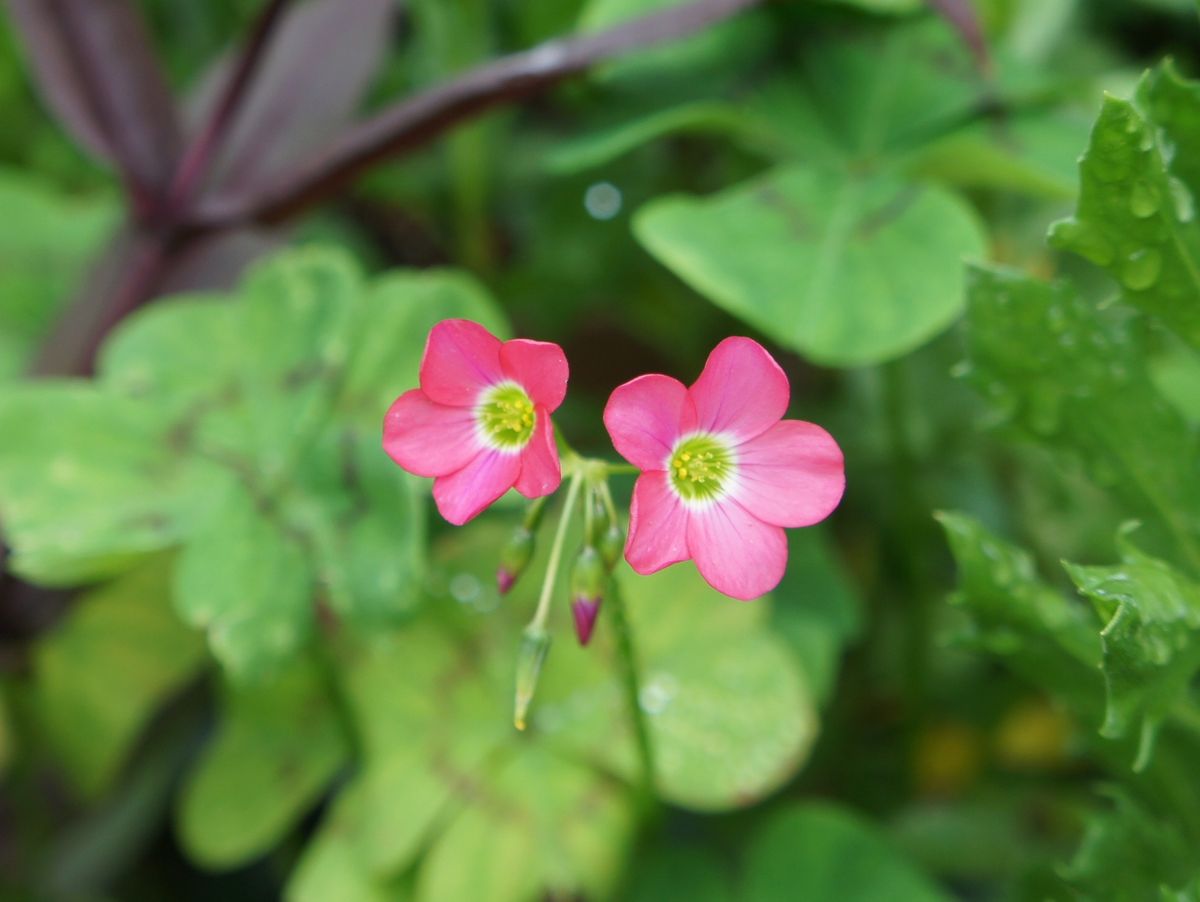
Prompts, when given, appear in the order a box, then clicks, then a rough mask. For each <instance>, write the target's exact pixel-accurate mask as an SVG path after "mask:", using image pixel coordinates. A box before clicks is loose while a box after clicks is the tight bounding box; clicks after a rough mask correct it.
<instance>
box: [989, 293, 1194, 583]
mask: <svg viewBox="0 0 1200 902" xmlns="http://www.w3.org/2000/svg"><path fill="white" fill-rule="evenodd" d="M969 296H970V302H969V312H968V317H967V322H968V329H967V346H968V361H969V364H970V370H969V378H970V379H971V380H972V381H973V382H974V383H975V384H976V385H977V386H978V387H979V388H980V390H981V392H982V393H983V394H984V396H985V397H986V398H987V399H988V400H989V401H990V402H992V403H993V404H994V405H995V406H996V407H997V408H998V410H999V411H1000V412H1001V413H1002V414H1003V415H1005V416H1006V417H1007V418H1008V419H1010V420H1012V421H1013V422H1015V423H1016V424H1018V425H1019V426H1020V427H1022V428H1023V429H1024V430H1026V431H1027V432H1028V433H1029V434H1031V435H1032V436H1034V437H1035V438H1036V439H1037V440H1039V441H1040V442H1042V443H1044V444H1046V445H1048V446H1049V447H1051V448H1053V449H1055V450H1058V451H1060V452H1062V453H1065V454H1067V455H1069V456H1070V457H1072V458H1074V459H1077V460H1079V461H1080V462H1082V463H1083V465H1084V466H1085V467H1086V468H1087V470H1088V471H1089V473H1090V474H1091V476H1092V477H1093V479H1094V480H1095V481H1096V482H1097V483H1099V484H1100V485H1102V486H1104V487H1105V488H1106V489H1110V490H1112V491H1115V492H1117V493H1118V494H1119V495H1120V496H1121V497H1122V498H1123V499H1124V500H1125V501H1126V503H1127V504H1129V505H1130V506H1131V512H1133V513H1135V514H1137V515H1139V516H1144V517H1146V518H1147V519H1148V520H1150V521H1151V522H1153V523H1154V524H1155V525H1156V526H1157V527H1158V529H1159V531H1161V533H1162V535H1163V536H1165V537H1166V538H1167V540H1169V541H1171V542H1172V543H1173V544H1174V545H1175V546H1176V547H1177V549H1178V550H1179V551H1180V553H1181V554H1183V555H1184V556H1185V557H1186V558H1187V559H1188V560H1190V561H1191V562H1193V563H1194V564H1197V565H1200V547H1198V545H1197V541H1198V537H1197V533H1196V525H1195V523H1194V522H1193V520H1192V518H1190V517H1189V516H1188V515H1187V514H1186V513H1185V512H1186V511H1189V510H1200V474H1198V473H1197V471H1196V468H1195V467H1194V466H1193V465H1192V461H1193V460H1195V459H1196V456H1197V454H1200V445H1198V442H1197V437H1196V435H1195V433H1194V432H1193V430H1191V429H1190V428H1189V427H1188V426H1187V424H1186V423H1185V422H1184V421H1183V419H1182V418H1181V417H1180V416H1179V414H1178V413H1177V412H1176V411H1175V410H1174V409H1172V408H1171V407H1170V406H1169V405H1168V404H1167V403H1166V402H1165V401H1164V400H1163V399H1162V398H1161V397H1160V396H1159V395H1158V393H1157V392H1156V391H1155V390H1154V387H1153V384H1152V383H1151V381H1150V378H1149V375H1148V374H1147V372H1146V368H1145V355H1144V353H1143V351H1142V348H1141V347H1140V346H1139V344H1138V341H1137V333H1136V332H1135V330H1134V328H1133V324H1132V323H1131V321H1130V318H1129V316H1127V315H1126V313H1127V311H1122V310H1116V309H1114V310H1108V311H1096V310H1095V309H1094V308H1093V307H1092V306H1091V305H1089V304H1087V303H1085V302H1084V301H1083V300H1081V299H1080V298H1079V297H1078V295H1077V294H1076V293H1075V291H1074V290H1073V289H1072V288H1071V287H1070V286H1069V285H1066V284H1055V285H1050V284H1046V283H1042V282H1037V281H1035V280H1033V279H1030V278H1026V277H1023V276H1019V275H1015V274H1012V273H1006V272H1003V271H999V270H983V269H977V270H974V271H973V272H972V276H971V284H970V290H969Z"/></svg>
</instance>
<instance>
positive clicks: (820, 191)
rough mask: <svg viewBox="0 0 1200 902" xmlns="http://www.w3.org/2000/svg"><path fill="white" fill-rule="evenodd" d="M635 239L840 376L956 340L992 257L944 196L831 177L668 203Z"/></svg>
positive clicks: (785, 173) (650, 213)
mask: <svg viewBox="0 0 1200 902" xmlns="http://www.w3.org/2000/svg"><path fill="white" fill-rule="evenodd" d="M634 230H635V233H636V234H637V237H638V239H639V240H640V241H641V243H642V244H643V245H644V246H645V247H646V248H647V249H648V250H649V251H650V252H651V253H652V254H654V255H655V256H656V257H657V258H658V259H659V260H660V261H661V262H662V263H664V264H665V265H666V266H668V267H669V268H671V269H672V270H673V271H674V272H675V273H676V274H677V275H678V276H680V277H681V278H682V279H683V280H684V281H686V282H687V283H688V284H690V285H691V286H692V287H693V288H695V289H696V290H697V291H699V292H700V293H701V294H703V295H705V296H706V297H708V298H709V299H710V300H712V301H713V302H714V303H716V304H717V305H718V306H720V307H722V308H724V309H725V310H726V311H728V312H729V313H732V314H733V315H735V316H738V317H740V318H742V319H744V320H745V321H746V322H748V323H750V324H751V325H752V326H754V327H755V328H758V329H761V330H762V331H763V332H764V333H766V334H767V335H769V336H771V337H772V338H773V339H775V340H776V341H778V342H780V343H781V344H784V345H786V346H788V347H790V348H792V349H793V350H796V351H799V352H800V353H802V354H804V355H805V356H806V357H808V358H810V359H812V360H813V361H815V362H818V363H822V364H829V365H837V366H851V365H857V364H865V363H878V362H880V361H883V360H887V359H889V358H892V357H896V356H898V355H900V354H903V353H905V352H907V351H911V350H912V349H913V348H915V347H917V346H918V345H920V344H922V343H923V342H925V341H927V340H928V339H929V338H931V337H933V336H934V335H935V334H937V333H938V332H939V331H941V330H942V329H944V328H946V326H948V325H949V324H950V323H951V322H952V321H953V320H954V318H955V317H956V316H957V315H958V313H959V312H960V310H961V309H962V303H963V287H964V286H963V274H962V260H963V258H964V257H981V256H982V255H983V253H984V236H983V232H982V230H981V228H980V226H979V224H978V222H977V220H976V218H975V216H974V214H973V213H972V212H971V210H970V208H969V207H967V206H966V204H964V203H963V202H962V201H961V200H959V199H958V198H957V197H955V196H954V195H952V194H949V193H948V192H946V191H944V190H943V189H941V188H938V187H936V186H932V185H914V184H911V183H909V182H906V181H903V180H902V179H900V178H898V177H896V176H889V175H885V174H882V173H877V174H874V175H863V176H859V177H855V176H849V177H847V176H844V175H843V174H841V173H837V172H827V171H822V170H820V169H817V168H806V169H799V168H780V169H776V170H774V171H773V172H771V173H770V174H768V175H767V176H766V177H764V178H762V179H759V180H757V181H755V182H752V183H750V184H747V185H741V186H738V187H736V188H733V189H730V190H728V191H725V192H721V193H719V194H717V195H714V196H712V197H707V198H703V199H697V198H686V197H669V198H661V199H659V200H656V201H653V202H651V203H650V204H649V205H647V206H646V207H644V208H643V209H642V210H640V211H639V212H638V214H637V216H636V218H635V220H634Z"/></svg>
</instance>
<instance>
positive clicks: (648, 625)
mask: <svg viewBox="0 0 1200 902" xmlns="http://www.w3.org/2000/svg"><path fill="white" fill-rule="evenodd" d="M620 580H621V587H622V591H623V592H624V593H625V594H626V598H627V605H628V608H629V615H630V620H631V623H632V629H633V635H634V642H635V647H636V649H637V654H638V656H639V660H640V661H641V671H642V672H641V680H642V686H641V699H640V700H641V707H642V710H643V711H644V713H645V716H646V718H647V720H648V723H649V727H650V733H651V741H652V744H653V748H654V756H655V767H656V779H657V788H658V791H659V792H660V794H661V795H662V796H663V797H664V798H666V799H668V800H669V801H671V802H673V803H675V804H678V805H681V806H684V807H688V808H694V809H698V810H720V809H726V808H732V807H737V806H740V805H745V804H748V803H749V802H751V801H753V800H755V799H758V798H761V797H762V796H764V795H766V794H767V793H769V792H771V791H772V790H774V789H776V788H777V787H778V786H780V785H781V784H782V783H783V782H785V781H786V780H787V779H788V778H790V777H791V776H792V775H793V774H794V773H795V772H796V771H797V770H798V769H799V768H800V766H801V765H802V764H803V762H804V760H805V759H806V757H807V755H808V751H809V749H810V747H811V744H812V742H813V740H814V739H815V736H816V731H817V723H816V714H815V711H814V705H813V701H812V697H811V693H810V691H809V689H808V686H807V684H806V683H805V680H804V674H803V671H802V670H801V669H800V668H799V666H798V664H797V662H796V659H795V657H794V656H793V654H792V653H791V652H790V650H789V649H788V648H787V647H786V646H785V644H784V643H783V641H782V640H781V638H780V637H779V636H777V635H775V634H774V633H772V632H771V631H770V630H769V629H768V628H767V626H766V621H767V618H768V616H769V610H768V606H769V602H768V601H766V600H761V601H757V602H755V603H754V604H753V605H739V604H735V603H733V602H731V601H730V599H728V598H726V597H725V596H723V595H721V594H720V593H718V592H716V591H715V590H714V589H711V588H710V587H709V586H708V585H707V584H705V583H704V581H703V580H702V579H701V578H700V576H699V575H698V574H697V573H696V571H695V569H694V568H693V567H692V566H691V565H685V566H677V567H672V568H669V569H667V570H664V571H662V572H660V573H657V574H655V575H653V576H649V577H635V576H634V575H633V574H632V572H631V571H628V570H626V569H625V568H622V569H621V571H620ZM620 666H621V665H620V662H619V661H618V660H617V659H616V656H615V648H614V644H613V636H612V626H611V621H607V620H605V619H604V615H603V613H602V615H601V625H600V626H598V627H597V633H596V636H595V637H594V638H593V640H592V644H591V645H590V646H589V647H588V648H587V649H579V648H578V646H577V644H576V643H575V642H574V641H573V639H572V638H571V637H570V636H569V635H564V636H563V641H562V642H560V643H559V644H557V645H556V646H555V647H554V649H553V651H552V653H551V659H550V660H549V661H548V662H547V664H546V667H545V676H544V677H543V684H544V685H543V687H541V688H539V695H538V698H537V701H536V702H535V705H534V712H533V713H534V725H535V727H537V728H539V729H542V730H545V731H546V732H547V733H548V734H549V736H550V737H551V738H552V739H553V741H554V742H556V743H561V744H563V746H564V747H566V748H569V749H571V750H573V751H574V752H575V753H577V754H582V755H585V756H588V757H589V758H592V759H598V760H599V761H600V762H602V763H604V764H605V765H606V766H608V767H611V768H613V769H615V770H616V771H617V772H618V773H621V774H622V775H624V776H626V777H627V778H628V779H629V780H631V781H636V779H637V775H638V767H639V764H638V761H637V759H636V757H635V756H634V753H633V752H634V745H633V734H632V731H631V725H630V712H629V711H628V708H627V706H626V701H625V695H624V694H623V691H622V687H621V683H620V682H619V677H618V675H619V673H620Z"/></svg>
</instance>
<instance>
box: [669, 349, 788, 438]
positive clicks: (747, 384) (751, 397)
mask: <svg viewBox="0 0 1200 902" xmlns="http://www.w3.org/2000/svg"><path fill="white" fill-rule="evenodd" d="M790 394H791V390H790V388H789V387H788V380H787V376H786V375H784V372H783V370H782V369H780V368H779V364H778V363H776V362H775V358H774V357H772V356H771V355H770V354H768V353H767V349H766V348H764V347H763V346H762V345H760V344H759V343H758V342H757V341H753V340H752V339H749V338H739V337H736V336H735V337H733V338H726V339H725V340H724V341H722V342H721V343H720V344H719V345H717V346H716V347H715V348H713V351H712V353H711V354H709V355H708V361H707V362H706V363H705V364H704V371H703V372H701V373H700V378H699V379H697V380H696V381H695V382H694V383H692V387H691V388H690V389H688V395H689V396H690V397H691V399H692V402H693V403H694V404H695V405H696V427H697V428H698V429H702V430H704V431H706V432H725V433H730V434H732V435H735V436H737V437H738V438H740V439H742V440H745V439H750V438H754V436H756V435H761V434H762V433H764V432H766V431H767V430H768V429H769V428H770V427H772V426H774V425H775V424H776V423H777V422H779V420H780V418H781V417H782V416H783V415H784V414H785V413H786V412H787V406H788V396H789V395H790Z"/></svg>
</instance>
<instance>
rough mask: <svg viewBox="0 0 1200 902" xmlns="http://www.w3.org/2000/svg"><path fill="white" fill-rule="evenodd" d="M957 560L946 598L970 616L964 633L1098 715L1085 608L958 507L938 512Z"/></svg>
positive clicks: (1094, 654)
mask: <svg viewBox="0 0 1200 902" xmlns="http://www.w3.org/2000/svg"><path fill="white" fill-rule="evenodd" d="M938 520H939V521H940V522H941V524H942V527H943V528H944V529H945V530H946V538H947V539H948V541H949V542H950V550H951V551H952V552H953V553H954V560H955V562H956V563H957V564H958V588H957V590H956V591H955V593H954V595H953V596H952V601H953V602H954V603H955V604H956V605H959V606H961V607H962V608H963V609H964V610H965V611H966V613H967V614H968V616H969V617H970V624H971V633H970V634H969V635H968V636H966V637H964V638H968V639H971V640H973V641H974V642H976V643H978V644H979V645H981V646H983V647H985V648H987V650H989V651H991V652H992V653H993V654H996V655H999V656H1000V657H1001V658H1002V659H1003V660H1004V661H1005V662H1006V663H1007V664H1008V665H1009V666H1010V667H1012V669H1013V670H1015V671H1016V672H1017V673H1018V674H1020V675H1021V676H1022V677H1024V678H1025V679H1027V680H1029V681H1031V682H1032V683H1034V684H1035V685H1038V686H1041V687H1044V688H1045V689H1047V690H1049V691H1050V692H1052V693H1054V694H1055V695H1058V696H1059V697H1061V698H1063V699H1065V700H1066V701H1068V702H1069V703H1071V707H1072V709H1073V710H1075V711H1078V712H1080V713H1081V714H1082V715H1083V716H1084V717H1087V718H1089V719H1091V718H1094V719H1095V721H1096V722H1097V723H1098V722H1099V719H1100V712H1101V710H1102V699H1101V683H1100V676H1099V673H1098V667H1099V663H1100V637H1099V635H1098V633H1099V629H1098V626H1097V625H1096V623H1095V621H1094V620H1093V618H1092V617H1091V615H1090V613H1089V612H1088V611H1087V609H1086V608H1085V607H1084V606H1082V605H1080V604H1075V603H1072V602H1071V601H1070V600H1069V599H1067V598H1065V597H1063V595H1061V594H1060V593H1058V592H1056V591H1054V590H1053V589H1052V588H1050V587H1049V586H1047V585H1046V584H1045V583H1043V582H1042V581H1041V580H1040V579H1039V578H1038V576H1037V574H1036V573H1035V571H1034V566H1033V559H1032V558H1031V557H1030V556H1029V555H1028V554H1027V553H1026V552H1024V551H1021V550H1020V549H1018V548H1015V547H1013V546H1012V545H1009V544H1008V543H1006V542H1002V541H1001V540H999V539H998V538H996V537H995V536H994V535H992V534H991V533H989V532H988V531H987V530H986V529H984V528H983V526H982V525H980V524H979V523H977V522H975V521H974V520H972V519H970V518H969V517H966V516H963V515H962V514H952V513H942V514H939V515H938Z"/></svg>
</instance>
